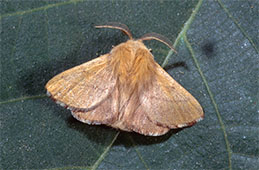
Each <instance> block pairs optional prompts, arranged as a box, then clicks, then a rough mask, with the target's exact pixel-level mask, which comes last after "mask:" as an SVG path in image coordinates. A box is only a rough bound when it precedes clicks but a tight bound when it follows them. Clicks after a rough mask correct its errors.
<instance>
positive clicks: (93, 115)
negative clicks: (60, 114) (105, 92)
mask: <svg viewBox="0 0 259 170" xmlns="http://www.w3.org/2000/svg"><path fill="white" fill-rule="evenodd" d="M118 96H119V94H118V90H117V89H115V90H113V92H112V93H111V94H110V95H109V96H108V97H107V98H106V99H105V100H103V101H102V102H101V103H100V104H98V105H96V106H95V107H94V108H93V109H92V110H90V111H82V110H72V111H71V112H72V115H73V116H74V117H75V118H76V119H77V120H79V121H81V122H84V123H87V124H95V125H98V124H106V125H110V126H111V125H112V123H113V122H115V121H116V120H117V118H118Z"/></svg>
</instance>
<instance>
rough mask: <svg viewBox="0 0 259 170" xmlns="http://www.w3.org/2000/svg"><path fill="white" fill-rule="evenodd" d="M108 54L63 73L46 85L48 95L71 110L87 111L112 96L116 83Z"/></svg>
mask: <svg viewBox="0 0 259 170" xmlns="http://www.w3.org/2000/svg"><path fill="white" fill-rule="evenodd" d="M108 57H109V56H108V54H105V55H103V56H100V57H98V58H96V59H93V60H91V61H89V62H87V63H84V64H81V65H79V66H76V67H74V68H71V69H69V70H67V71H64V72H62V73H60V74H58V75H57V76H55V77H54V78H52V79H51V80H50V81H49V82H48V83H47V84H46V89H47V91H48V94H50V95H51V97H52V98H53V99H54V100H56V101H57V103H59V104H61V105H63V106H66V107H69V108H70V109H71V110H74V109H81V110H84V111H87V110H91V109H92V108H93V107H94V106H96V105H98V104H99V103H101V102H102V101H103V100H105V98H107V97H108V95H109V94H110V93H112V91H113V89H114V86H115V84H116V79H115V78H114V76H113V74H112V68H111V67H110V66H109V64H108V61H109V60H108Z"/></svg>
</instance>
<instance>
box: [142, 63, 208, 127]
mask: <svg viewBox="0 0 259 170" xmlns="http://www.w3.org/2000/svg"><path fill="white" fill-rule="evenodd" d="M139 100H140V103H142V105H143V107H144V110H146V114H147V116H148V118H149V119H150V120H151V121H152V122H154V123H155V124H157V125H160V126H163V127H168V128H181V127H185V126H191V125H193V124H194V123H196V122H197V121H199V120H201V119H202V118H203V116H204V113H203V110H202V107H201V106H200V104H199V103H198V101H197V100H196V99H195V98H194V97H193V96H192V95H191V94H190V93H189V92H188V91H187V90H185V89H184V88H183V87H182V86H181V85H180V84H178V83H177V82H176V81H175V80H174V79H173V78H172V77H171V76H170V75H169V74H168V73H167V72H165V71H164V70H163V69H162V68H161V67H160V66H159V65H158V64H157V63H156V76H155V79H154V80H153V81H152V83H151V84H150V85H149V87H148V90H144V91H143V93H141V95H140V99H139Z"/></svg>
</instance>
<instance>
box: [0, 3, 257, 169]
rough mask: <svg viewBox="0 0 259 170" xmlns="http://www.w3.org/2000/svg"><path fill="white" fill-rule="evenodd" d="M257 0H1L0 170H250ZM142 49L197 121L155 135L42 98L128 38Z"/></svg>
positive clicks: (254, 155) (254, 152) (254, 162)
mask: <svg viewBox="0 0 259 170" xmlns="http://www.w3.org/2000/svg"><path fill="white" fill-rule="evenodd" d="M258 10H259V4H258V2H257V1H252V0H250V1H227V0H221V1H220V0H218V1H216V0H215V1H202V0H200V1H198V0H193V1H189V0H188V1H187V0H185V1H181V0H176V1H117V0H114V1H91V0H89V1H88V0H71V1H37V3H36V2H35V3H31V1H30V2H29V1H22V2H18V1H4V2H2V3H1V16H0V22H1V30H0V31H1V56H0V58H1V69H0V72H1V82H0V84H1V91H0V115H1V117H0V120H1V122H0V128H1V144H0V145H1V154H0V155H1V169H42V168H44V169H53V168H57V169H100V170H101V169H141V170H142V169H154V170H155V169H257V168H258V167H259V147H258V146H259V145H258V143H259V139H258V134H259V124H258V122H259V116H258V78H259V77H258V51H259V50H258V35H259V33H258V25H259V22H258V19H257V17H258ZM110 21H116V22H121V23H124V24H126V25H128V26H129V28H130V30H131V31H132V33H133V36H134V37H135V38H138V37H141V36H142V35H143V34H145V33H148V32H157V33H159V34H162V35H164V36H166V37H167V38H168V39H170V40H172V41H173V42H174V45H175V46H176V49H177V51H178V54H177V55H176V54H172V52H170V51H169V49H168V48H167V47H166V46H164V45H163V44H161V43H159V42H155V41H150V42H145V43H146V45H147V46H148V47H149V48H152V52H153V54H154V56H155V59H156V61H157V62H158V63H159V64H161V65H162V66H164V67H165V69H166V70H167V71H168V72H169V73H170V75H172V77H174V79H175V80H177V81H178V82H179V83H180V84H182V85H183V86H184V87H185V88H186V89H187V90H188V91H189V92H190V93H191V94H192V95H193V96H194V97H195V98H197V100H198V101H199V102H200V103H201V105H202V107H203V109H204V112H205V119H204V120H203V121H201V122H199V123H198V124H196V125H194V126H193V127H191V128H186V129H183V130H177V131H171V132H170V133H168V134H166V135H164V136H161V137H145V136H142V135H138V134H135V133H126V132H121V131H116V130H114V129H111V128H109V127H106V126H89V125H86V124H83V123H80V122H78V121H76V120H75V119H74V118H73V117H72V116H71V114H70V112H69V111H68V110H66V109H64V108H61V107H59V106H58V105H56V104H55V103H54V102H53V101H51V100H50V99H49V98H47V96H46V95H45V89H44V86H45V84H46V82H47V81H48V80H49V79H51V78H52V77H53V76H55V75H56V74H58V73H60V72H62V71H64V70H67V69H69V68H71V67H73V66H76V65H79V64H81V63H84V62H87V61H89V60H91V59H93V58H96V57H98V56H99V55H101V54H105V53H107V52H109V51H110V50H111V48H112V45H117V44H119V43H121V42H123V41H125V40H126V39H127V37H126V36H125V35H123V34H121V32H120V31H116V30H110V29H95V28H94V26H95V25H97V24H103V23H106V22H110Z"/></svg>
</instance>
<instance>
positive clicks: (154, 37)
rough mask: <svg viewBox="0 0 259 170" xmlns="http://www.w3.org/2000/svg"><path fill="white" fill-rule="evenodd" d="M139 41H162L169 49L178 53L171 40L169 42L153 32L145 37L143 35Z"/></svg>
mask: <svg viewBox="0 0 259 170" xmlns="http://www.w3.org/2000/svg"><path fill="white" fill-rule="evenodd" d="M139 40H142V41H145V40H157V41H160V42H162V43H164V44H165V45H167V46H168V47H169V48H171V49H172V50H173V51H174V52H175V53H177V51H176V50H175V49H174V47H173V44H172V43H171V42H170V40H168V39H167V38H166V37H165V36H163V35H161V34H158V33H155V32H152V33H147V34H145V35H143V36H142V37H141V38H139Z"/></svg>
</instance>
